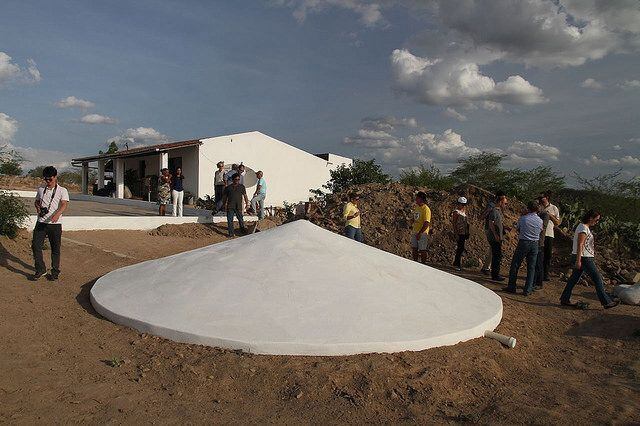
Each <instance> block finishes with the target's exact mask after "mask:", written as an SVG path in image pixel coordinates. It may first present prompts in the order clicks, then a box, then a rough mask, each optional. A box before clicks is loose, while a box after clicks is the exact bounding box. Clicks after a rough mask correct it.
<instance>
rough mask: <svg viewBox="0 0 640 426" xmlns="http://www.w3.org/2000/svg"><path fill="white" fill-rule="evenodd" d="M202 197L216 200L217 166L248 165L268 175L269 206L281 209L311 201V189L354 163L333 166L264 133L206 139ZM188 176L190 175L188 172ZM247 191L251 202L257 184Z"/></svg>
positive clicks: (341, 160)
mask: <svg viewBox="0 0 640 426" xmlns="http://www.w3.org/2000/svg"><path fill="white" fill-rule="evenodd" d="M201 141H202V145H200V148H199V149H200V168H199V182H198V196H199V197H201V198H204V196H205V195H207V194H208V195H211V196H213V176H214V173H215V170H216V163H217V162H218V161H224V162H225V164H227V165H230V164H232V163H238V164H239V163H240V162H242V163H244V164H245V165H246V166H247V167H250V168H251V169H253V170H255V171H258V170H262V171H263V172H264V178H265V180H266V182H267V198H266V200H265V205H267V206H281V205H282V204H283V203H284V202H285V201H287V202H290V203H293V202H299V201H306V200H308V199H309V196H310V193H309V190H310V189H318V188H320V187H322V185H324V184H325V183H327V181H328V180H329V178H330V175H329V171H330V170H332V169H335V168H337V167H338V166H339V165H340V164H343V163H346V164H351V159H348V158H345V157H340V156H335V155H334V157H332V159H333V160H334V162H329V161H326V160H323V159H321V158H319V157H316V156H315V155H313V154H309V153H308V152H305V151H302V150H300V149H298V148H296V147H294V146H291V145H288V144H286V143H284V142H282V141H279V140H277V139H274V138H272V137H270V136H267V135H265V134H263V133H260V132H248V133H239V134H235V135H228V136H220V137H214V138H207V139H202V140H201ZM185 173H186V171H185ZM252 183H253V185H252V186H249V187H248V188H247V193H248V196H249V198H251V196H252V195H253V192H254V191H255V181H253V182H252Z"/></svg>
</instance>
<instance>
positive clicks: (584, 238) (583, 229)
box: [560, 210, 619, 309]
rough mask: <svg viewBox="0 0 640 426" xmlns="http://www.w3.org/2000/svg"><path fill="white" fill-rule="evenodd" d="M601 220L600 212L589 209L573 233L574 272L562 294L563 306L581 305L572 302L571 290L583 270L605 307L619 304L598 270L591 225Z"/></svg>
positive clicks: (561, 302) (561, 301)
mask: <svg viewBox="0 0 640 426" xmlns="http://www.w3.org/2000/svg"><path fill="white" fill-rule="evenodd" d="M599 221H600V213H598V212H597V211H595V210H589V211H588V212H586V213H585V214H584V216H583V217H582V223H581V224H579V225H578V226H577V227H576V230H575V233H574V234H573V250H572V252H571V254H572V255H573V261H574V263H575V264H574V266H573V273H572V274H571V277H569V281H567V285H566V287H565V288H564V291H563V292H562V296H560V304H561V305H563V306H573V307H580V306H581V304H579V303H573V302H571V292H572V291H573V287H574V286H575V285H576V284H577V283H578V281H580V277H581V276H582V273H583V272H586V273H587V274H588V275H589V277H591V280H592V281H593V283H594V284H595V286H596V294H597V295H598V299H599V300H600V303H602V306H604V308H605V309H609V308H613V307H614V306H617V305H618V303H619V302H618V301H613V300H611V297H609V295H608V294H607V293H606V291H605V290H604V282H603V281H602V276H601V275H600V272H599V271H598V268H597V266H596V262H595V260H594V257H595V254H596V251H595V244H594V239H593V233H591V227H593V226H594V225H596V224H597V223H598V222H599Z"/></svg>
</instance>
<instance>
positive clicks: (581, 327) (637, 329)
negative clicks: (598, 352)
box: [565, 314, 640, 340]
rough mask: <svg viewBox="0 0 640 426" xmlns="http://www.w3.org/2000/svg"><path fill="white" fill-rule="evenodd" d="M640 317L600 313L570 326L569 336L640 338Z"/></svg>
mask: <svg viewBox="0 0 640 426" xmlns="http://www.w3.org/2000/svg"><path fill="white" fill-rule="evenodd" d="M638 333H640V317H634V316H631V315H620V314H611V315H598V316H596V317H593V318H589V319H588V320H586V321H583V322H581V323H580V324H578V325H576V326H574V327H572V328H570V329H569V330H568V331H567V332H566V333H565V334H566V335H567V336H581V337H600V338H603V339H613V340H631V339H634V340H640V336H638V335H637V334H638Z"/></svg>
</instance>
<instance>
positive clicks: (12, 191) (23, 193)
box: [0, 189, 37, 198]
mask: <svg viewBox="0 0 640 426" xmlns="http://www.w3.org/2000/svg"><path fill="white" fill-rule="evenodd" d="M0 191H4V192H8V193H9V194H12V195H15V196H16V197H21V198H36V195H37V192H36V191H21V190H19V189H0Z"/></svg>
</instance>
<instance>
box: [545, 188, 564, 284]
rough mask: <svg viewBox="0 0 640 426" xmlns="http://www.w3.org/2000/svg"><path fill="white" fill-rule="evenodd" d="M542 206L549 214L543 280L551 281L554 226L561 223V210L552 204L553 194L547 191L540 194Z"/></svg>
mask: <svg viewBox="0 0 640 426" xmlns="http://www.w3.org/2000/svg"><path fill="white" fill-rule="evenodd" d="M540 201H541V203H542V208H543V209H544V211H545V212H547V214H548V215H549V223H548V224H547V229H546V230H545V233H544V258H543V265H542V268H543V278H542V279H543V280H544V281H549V270H550V269H551V255H552V253H553V239H554V232H553V228H554V227H556V226H558V225H560V222H561V220H560V210H559V209H558V207H556V206H554V205H553V204H551V202H550V201H551V194H550V193H549V192H545V193H543V194H541V195H540Z"/></svg>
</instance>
